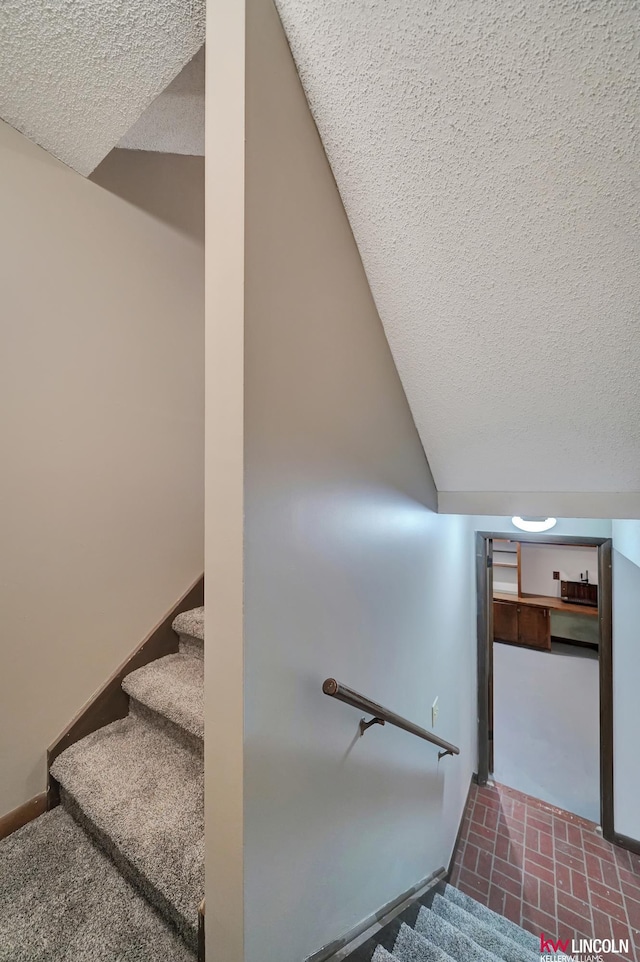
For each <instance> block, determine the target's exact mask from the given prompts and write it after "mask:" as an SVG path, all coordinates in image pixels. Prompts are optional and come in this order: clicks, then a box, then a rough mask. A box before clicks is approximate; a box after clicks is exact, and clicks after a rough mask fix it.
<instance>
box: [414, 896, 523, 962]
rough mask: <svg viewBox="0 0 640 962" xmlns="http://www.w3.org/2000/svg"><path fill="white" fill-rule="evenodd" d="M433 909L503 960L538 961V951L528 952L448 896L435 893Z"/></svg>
mask: <svg viewBox="0 0 640 962" xmlns="http://www.w3.org/2000/svg"><path fill="white" fill-rule="evenodd" d="M433 911H434V912H435V913H436V915H439V916H440V917H441V918H443V919H446V920H447V922H450V923H451V925H454V926H455V927H456V928H457V929H460V931H461V932H464V934H465V935H467V936H468V937H469V938H470V939H473V941H474V942H476V943H477V944H478V945H479V946H481V947H482V948H483V949H486V950H487V951H488V952H492V953H493V954H494V955H497V957H498V958H499V959H503V960H504V962H539V957H540V952H539V951H538V953H537V954H535V953H533V952H530V951H529V950H528V949H526V948H525V947H524V946H523V945H522V944H520V943H518V942H514V941H513V939H510V938H508V937H507V936H506V935H503V934H502V932H499V931H498V930H497V929H496V928H495V927H494V926H492V925H487V924H486V923H485V922H481V921H480V920H479V919H477V918H476V917H475V916H474V915H471V914H470V913H469V912H466V911H465V910H464V909H461V908H460V906H459V905H456V903H455V902H452V901H451V899H449V898H443V897H442V896H441V895H436V897H435V899H434V900H433Z"/></svg>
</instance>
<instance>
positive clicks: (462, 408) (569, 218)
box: [277, 0, 640, 492]
mask: <svg viewBox="0 0 640 962" xmlns="http://www.w3.org/2000/svg"><path fill="white" fill-rule="evenodd" d="M277 5H278V8H279V11H280V14H281V17H282V20H283V23H284V26H285V29H286V31H287V34H288V38H289V42H290V44H291V47H292V51H293V54H294V57H295V59H296V62H297V65H298V69H299V72H300V75H301V78H302V81H303V84H304V87H305V89H306V93H307V97H308V99H309V102H310V105H311V109H312V111H313V113H314V116H315V118H316V122H317V125H318V129H319V132H320V135H321V137H322V140H323V142H324V145H325V149H326V151H327V154H328V156H329V159H330V162H331V164H332V167H333V171H334V174H335V177H336V180H337V183H338V186H339V188H340V191H341V194H342V197H343V200H344V203H345V207H346V210H347V213H348V216H349V219H350V222H351V225H352V227H353V231H354V234H355V237H356V240H357V242H358V245H359V248H360V251H361V255H362V258H363V261H364V265H365V268H366V271H367V274H368V277H369V281H370V284H371V289H372V292H373V295H374V297H375V300H376V303H377V306H378V310H379V313H380V316H381V318H382V321H383V324H384V326H385V330H386V333H387V337H388V340H389V343H390V346H391V349H392V352H393V354H394V357H395V360H396V364H397V366H398V370H399V372H400V376H401V378H402V380H403V383H404V386H405V390H406V393H407V396H408V399H409V403H410V405H411V408H412V411H413V414H414V418H415V421H416V424H417V427H418V430H419V432H420V435H421V437H422V441H423V444H424V447H425V451H426V453H427V456H428V458H429V462H430V465H431V468H432V472H433V475H434V478H435V481H436V484H437V486H438V488H439V489H440V490H441V491H449V492H464V491H469V492H489V491H490V492H509V491H511V492H519V491H520V492H548V491H552V492H567V491H570V492H632V491H633V492H638V491H640V318H639V308H640V300H639V295H640V259H639V256H638V253H639V239H638V236H639V235H638V228H639V227H640V224H639V210H640V207H639V203H638V202H639V200H640V196H639V190H638V187H639V181H640V147H639V143H638V133H639V122H640V96H639V93H640V72H639V70H638V55H639V53H640V41H639V28H640V19H639V13H640V6H639V4H638V3H637V2H635V0H589V2H587V0H573V2H567V0H563V2H558V0H534V2H524V0H523V2H521V0H502V2H500V3H495V2H486V0H429V2H426V3H425V2H424V0H358V2H352V3H345V2H344V0H277Z"/></svg>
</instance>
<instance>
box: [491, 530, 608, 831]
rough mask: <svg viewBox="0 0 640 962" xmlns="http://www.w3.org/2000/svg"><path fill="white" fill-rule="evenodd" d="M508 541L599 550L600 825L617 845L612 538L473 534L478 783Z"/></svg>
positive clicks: (509, 533) (493, 533) (492, 532)
mask: <svg viewBox="0 0 640 962" xmlns="http://www.w3.org/2000/svg"><path fill="white" fill-rule="evenodd" d="M497 538H502V539H504V538H506V539H508V540H509V541H519V542H520V543H521V544H522V543H524V544H566V545H583V546H584V547H589V548H597V549H598V624H599V627H600V643H599V648H598V665H599V691H600V824H601V826H602V834H603V835H604V837H605V839H607V841H609V842H616V843H617V844H620V843H621V836H619V835H616V832H615V829H614V825H613V644H612V638H613V625H612V548H613V542H612V539H611V538H586V537H585V538H581V537H576V536H569V535H567V536H563V535H549V534H528V533H526V532H522V533H518V534H515V533H512V532H511V531H508V532H505V531H477V532H476V584H477V599H478V606H477V622H478V784H480V785H486V783H487V781H488V778H489V774H490V772H489V764H490V744H489V707H490V706H489V681H490V679H491V678H492V674H493V541H494V540H495V539H497Z"/></svg>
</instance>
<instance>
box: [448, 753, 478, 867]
mask: <svg viewBox="0 0 640 962" xmlns="http://www.w3.org/2000/svg"><path fill="white" fill-rule="evenodd" d="M477 784H478V776H477V774H476V772H473V774H472V775H471V778H470V779H469V788H468V789H467V797H466V798H465V800H464V808H463V809H462V815H461V816H460V824H459V825H458V831H457V833H456V840H455V842H454V843H453V849H452V851H451V858H450V859H449V864H448V865H447V879H450V878H451V873H452V872H453V863H454V862H455V860H456V855H457V854H458V849H459V848H460V839H461V838H462V826H463V825H464V816H465V814H466V811H467V807H468V805H469V796H470V795H471V787H472V785H477Z"/></svg>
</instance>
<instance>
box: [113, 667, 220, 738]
mask: <svg viewBox="0 0 640 962" xmlns="http://www.w3.org/2000/svg"><path fill="white" fill-rule="evenodd" d="M122 687H123V688H124V690H125V691H126V692H127V694H129V695H130V696H131V698H134V699H135V700H136V702H138V703H139V704H141V705H144V706H146V707H147V708H148V709H150V710H151V711H154V712H156V713H157V714H158V715H159V716H160V718H165V719H168V720H169V721H170V722H172V723H173V724H175V725H177V726H178V727H179V728H183V729H184V730H185V731H187V732H189V733H190V734H192V735H195V736H196V738H200V739H203V738H204V659H203V658H196V657H194V656H193V655H188V654H185V653H184V652H180V654H177V655H167V656H166V658H160V659H158V661H153V662H151V664H150V665H145V667H144V668H138V670H137V671H134V672H132V673H131V674H130V675H127V677H126V678H125V680H124V682H123V685H122Z"/></svg>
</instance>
